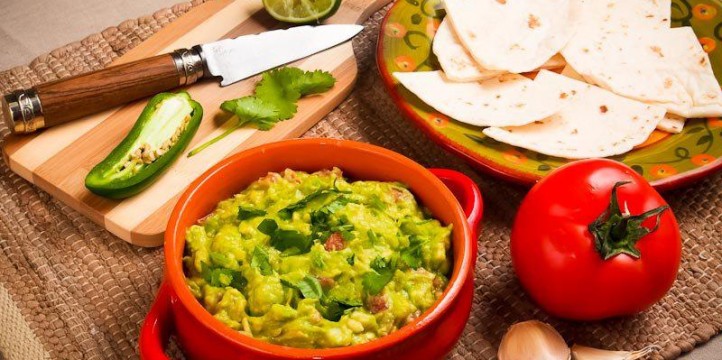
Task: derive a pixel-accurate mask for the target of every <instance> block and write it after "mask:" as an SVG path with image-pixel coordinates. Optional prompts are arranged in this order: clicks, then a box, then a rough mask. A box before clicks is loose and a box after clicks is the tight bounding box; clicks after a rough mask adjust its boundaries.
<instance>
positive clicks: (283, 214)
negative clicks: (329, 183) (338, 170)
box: [278, 189, 340, 220]
mask: <svg viewBox="0 0 722 360" xmlns="http://www.w3.org/2000/svg"><path fill="white" fill-rule="evenodd" d="M338 193H340V191H339V190H336V189H320V190H316V191H314V192H312V193H310V194H308V195H307V196H306V197H304V198H303V199H301V200H298V201H297V202H295V203H293V204H291V205H288V206H286V207H285V208H283V209H281V210H279V211H278V217H280V218H281V219H286V220H288V219H290V218H291V216H293V213H294V212H296V211H298V210H301V209H303V208H305V207H306V206H308V204H309V203H310V202H311V201H314V200H316V199H320V198H322V197H324V196H326V195H330V194H338Z"/></svg>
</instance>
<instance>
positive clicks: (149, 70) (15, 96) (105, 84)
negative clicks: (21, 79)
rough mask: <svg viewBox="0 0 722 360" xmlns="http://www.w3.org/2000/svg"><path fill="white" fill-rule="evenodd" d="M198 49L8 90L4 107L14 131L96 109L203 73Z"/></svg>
mask: <svg viewBox="0 0 722 360" xmlns="http://www.w3.org/2000/svg"><path fill="white" fill-rule="evenodd" d="M203 72H204V71H203V59H202V57H201V56H200V53H199V51H198V50H196V49H190V50H188V49H181V50H177V51H175V52H173V53H170V54H164V55H158V56H154V57H151V58H147V59H142V60H138V61H134V62H130V63H126V64H122V65H117V66H111V67H109V68H105V69H102V70H98V71H94V72H91V73H87V74H82V75H78V76H74V77H70V78H66V79H60V80H57V81H53V82H49V83H46V84H42V85H38V86H36V87H35V88H33V89H30V90H21V91H16V92H14V93H12V94H10V95H7V96H6V97H5V99H4V101H3V108H4V109H3V110H4V116H5V119H6V121H7V122H8V125H9V127H10V128H11V129H12V130H13V131H14V132H20V133H28V132H33V131H35V130H36V129H39V128H43V127H49V126H54V125H58V124H62V123H65V122H67V121H70V120H74V119H78V118H81V117H83V116H86V115H90V114H94V113H98V112H100V111H103V110H107V109H110V108H113V107H115V106H118V105H121V104H125V103H128V102H131V101H134V100H138V99H142V98H144V97H148V96H152V95H155V94H157V93H159V92H163V91H167V90H171V89H173V88H176V87H178V86H183V85H187V84H191V83H193V82H195V81H197V80H198V78H200V77H202V76H203Z"/></svg>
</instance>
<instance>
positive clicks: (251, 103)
mask: <svg viewBox="0 0 722 360" xmlns="http://www.w3.org/2000/svg"><path fill="white" fill-rule="evenodd" d="M221 109H222V110H223V111H226V112H229V113H232V114H234V115H236V116H238V118H239V119H240V120H241V121H247V122H249V121H250V122H254V121H269V120H273V119H275V118H277V117H278V116H279V111H280V110H279V109H277V108H276V106H275V104H273V103H272V102H269V101H265V100H262V99H261V98H259V97H257V96H250V95H249V96H244V97H242V98H238V99H233V100H228V101H224V102H223V104H221Z"/></svg>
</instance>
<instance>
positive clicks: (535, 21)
mask: <svg viewBox="0 0 722 360" xmlns="http://www.w3.org/2000/svg"><path fill="white" fill-rule="evenodd" d="M527 25H528V26H529V28H530V29H536V28H538V27H539V26H541V23H539V18H538V17H536V16H534V14H529V21H527Z"/></svg>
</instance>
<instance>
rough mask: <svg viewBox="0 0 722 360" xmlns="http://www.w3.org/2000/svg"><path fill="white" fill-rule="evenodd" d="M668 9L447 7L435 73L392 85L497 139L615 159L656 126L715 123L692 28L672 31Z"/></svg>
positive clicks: (515, 2) (721, 99)
mask: <svg viewBox="0 0 722 360" xmlns="http://www.w3.org/2000/svg"><path fill="white" fill-rule="evenodd" d="M670 1H671V0H633V1H632V0H534V1H529V0H445V1H444V8H445V9H446V17H445V18H444V20H443V21H442V22H441V25H440V27H439V29H438V31H437V32H436V35H435V37H434V42H433V52H434V54H435V55H436V57H437V58H438V61H439V64H440V65H441V68H442V69H443V71H428V72H397V73H394V76H395V77H396V79H397V80H398V81H399V82H400V83H401V84H403V85H404V86H405V87H406V88H407V89H409V90H410V91H411V92H413V93H414V94H415V95H416V96H417V97H419V98H420V99H421V100H422V101H424V102H426V103H427V104H428V105H430V106H431V107H433V108H435V109H436V110H437V111H439V112H441V113H443V114H446V115H448V116H450V117H452V118H453V119H455V120H458V121H461V122H464V123H468V124H471V125H475V126H480V127H485V129H483V133H484V134H485V135H487V136H489V137H491V138H494V139H496V140H498V141H500V142H504V143H508V144H511V145H514V146H518V147H522V148H526V149H529V150H533V151H536V152H539V153H543V154H547V155H551V156H558V157H563V158H568V159H582V158H593V157H607V156H613V155H619V154H623V153H626V152H628V151H630V150H632V149H633V148H634V147H635V146H637V145H639V144H641V143H643V142H645V141H646V140H647V139H648V138H649V136H650V135H651V133H652V132H653V131H654V130H655V128H656V129H659V130H661V131H666V132H670V133H679V132H681V131H682V129H683V127H684V124H685V120H686V119H687V118H695V117H716V116H722V90H720V85H719V84H718V83H717V80H716V78H715V76H714V73H713V71H712V66H711V64H710V60H709V57H708V56H707V54H706V53H705V51H704V49H703V48H702V46H701V45H700V43H699V40H698V39H697V37H696V36H695V34H694V32H693V31H692V28H690V27H682V28H675V29H672V28H670V11H671V10H670V9H671V3H670ZM550 70H557V71H558V72H555V71H550ZM533 74H536V76H534V77H533Z"/></svg>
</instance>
